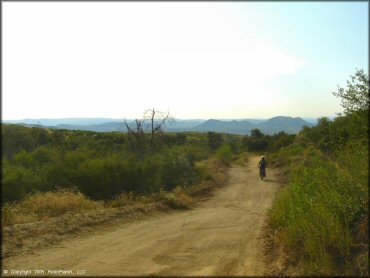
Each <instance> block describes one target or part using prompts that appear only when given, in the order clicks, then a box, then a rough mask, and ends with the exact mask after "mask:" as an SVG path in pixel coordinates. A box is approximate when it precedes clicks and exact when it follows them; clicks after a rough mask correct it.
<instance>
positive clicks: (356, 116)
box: [333, 69, 370, 138]
mask: <svg viewBox="0 0 370 278" xmlns="http://www.w3.org/2000/svg"><path fill="white" fill-rule="evenodd" d="M333 94H334V95H335V96H337V97H340V98H341V105H342V107H343V108H344V114H345V116H347V117H349V118H351V119H352V132H353V135H354V136H356V137H363V138H367V137H368V135H369V104H370V94H369V75H368V74H366V73H365V72H364V70H362V69H361V70H356V73H355V75H353V76H351V80H348V81H347V88H346V89H344V88H342V87H339V86H338V91H337V92H333Z"/></svg>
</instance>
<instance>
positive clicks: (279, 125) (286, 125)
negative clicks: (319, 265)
mask: <svg viewBox="0 0 370 278" xmlns="http://www.w3.org/2000/svg"><path fill="white" fill-rule="evenodd" d="M74 119H76V122H75V124H73V120H74ZM22 121H23V120H13V121H12V120H10V121H3V123H10V124H21V125H25V126H31V127H32V126H35V127H45V128H52V129H68V130H86V131H96V132H126V131H127V130H126V127H125V125H124V123H123V120H118V119H110V118H65V119H25V120H24V122H22ZM63 121H64V122H63ZM127 121H128V122H129V123H130V122H132V121H133V120H127ZM251 121H253V122H251ZM71 122H72V123H71ZM45 123H49V124H45ZM91 123H93V124H91ZM305 125H306V126H313V125H314V124H313V123H310V122H308V121H305V120H304V119H302V118H301V117H288V116H276V117H272V118H269V119H266V120H262V119H258V120H253V119H250V120H247V119H242V120H219V119H208V120H200V119H198V120H190V119H178V120H174V121H173V122H171V123H169V124H168V125H167V126H166V130H167V131H168V132H192V131H194V132H209V131H210V132H223V133H232V134H250V132H251V130H252V129H255V128H257V129H259V130H260V131H261V132H263V133H265V134H270V135H271V134H275V133H278V132H280V131H284V132H286V133H288V134H296V133H298V132H299V131H300V130H301V129H302V128H303V126H305Z"/></svg>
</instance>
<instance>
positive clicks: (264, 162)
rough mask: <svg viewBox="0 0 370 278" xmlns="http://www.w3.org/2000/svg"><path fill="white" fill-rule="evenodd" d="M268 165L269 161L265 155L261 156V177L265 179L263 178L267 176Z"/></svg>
mask: <svg viewBox="0 0 370 278" xmlns="http://www.w3.org/2000/svg"><path fill="white" fill-rule="evenodd" d="M266 166H267V162H266V159H265V157H264V156H261V160H260V161H259V162H258V167H259V168H260V178H261V180H263V178H265V177H266Z"/></svg>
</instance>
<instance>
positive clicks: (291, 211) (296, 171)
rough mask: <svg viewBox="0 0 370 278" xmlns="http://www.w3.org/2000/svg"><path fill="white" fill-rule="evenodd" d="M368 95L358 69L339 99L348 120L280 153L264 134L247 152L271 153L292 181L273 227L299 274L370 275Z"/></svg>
mask: <svg viewBox="0 0 370 278" xmlns="http://www.w3.org/2000/svg"><path fill="white" fill-rule="evenodd" d="M368 90H369V77H368V75H366V74H365V73H364V72H363V71H362V70H358V71H357V72H356V73H355V75H354V76H352V77H351V79H350V80H349V81H348V83H347V88H341V87H339V88H338V91H337V92H334V95H336V96H338V97H340V98H341V100H342V106H343V108H344V113H343V114H341V115H339V116H338V117H336V118H335V119H334V120H329V119H328V118H321V119H320V120H319V122H318V124H317V125H316V126H314V127H305V128H304V129H303V130H302V131H301V132H300V133H299V134H297V135H296V136H295V137H292V139H293V140H292V141H291V142H288V140H286V141H284V142H287V144H286V145H285V146H283V147H281V148H279V149H278V150H277V151H276V150H275V152H273V150H272V149H271V145H269V144H268V143H265V141H266V140H265V141H264V138H263V135H260V134H257V135H258V138H259V139H258V141H257V143H258V144H257V143H256V142H254V145H253V144H252V145H251V147H250V150H255V151H271V152H269V153H268V160H269V162H270V166H273V167H279V168H280V169H281V170H282V172H283V174H284V175H285V177H286V179H287V181H288V183H287V185H286V186H285V187H284V188H283V189H282V190H281V192H280V193H279V194H278V196H277V198H276V199H275V202H274V205H273V207H272V209H271V212H270V216H269V220H268V222H269V228H270V229H271V234H272V235H273V238H274V240H275V242H277V244H278V245H280V246H283V248H284V250H285V252H286V253H287V254H289V260H288V261H289V264H290V267H294V268H295V272H294V273H296V274H298V275H350V276H368V275H369V269H368V267H369V253H368V246H369V245H368V244H369V236H368V234H369V222H368V218H369V182H368V180H369V122H368V116H369V115H368V113H369V91H368ZM252 137H253V134H252ZM255 138H256V135H255ZM287 139H288V138H287ZM249 144H251V143H249ZM264 144H265V145H264ZM261 145H262V146H264V148H262V147H260V146H261Z"/></svg>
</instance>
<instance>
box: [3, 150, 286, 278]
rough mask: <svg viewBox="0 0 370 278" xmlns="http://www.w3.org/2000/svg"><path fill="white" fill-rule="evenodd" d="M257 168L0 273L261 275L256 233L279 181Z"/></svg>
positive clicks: (8, 262) (240, 170)
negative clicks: (199, 197)
mask: <svg viewBox="0 0 370 278" xmlns="http://www.w3.org/2000/svg"><path fill="white" fill-rule="evenodd" d="M257 164H258V158H257V157H251V158H250V160H249V163H248V165H247V166H246V167H240V166H233V167H232V168H231V169H230V171H229V185H228V186H226V187H224V188H221V189H219V190H218V191H216V193H215V195H214V196H213V197H212V198H210V199H209V200H207V201H204V202H201V203H199V204H198V205H197V206H196V207H195V208H193V209H191V210H186V211H176V212H173V213H170V214H162V215H157V216H156V215H154V216H152V217H148V218H145V219H141V220H136V221H133V222H129V223H122V224H117V225H113V226H110V227H108V228H105V229H101V230H96V231H95V232H93V233H90V234H89V235H88V236H85V237H77V238H76V237H74V238H71V239H66V240H63V241H61V242H60V243H58V244H56V245H53V246H49V247H46V248H42V249H39V250H34V253H33V254H28V255H17V256H13V257H9V258H4V260H3V265H2V269H3V271H4V270H7V271H8V274H10V273H11V270H35V269H38V270H44V271H45V273H44V274H48V270H67V271H68V270H72V271H73V274H75V275H76V274H79V273H81V274H85V275H89V276H93V275H122V276H125V275H128V276H133V275H161V276H163V275H176V276H183V275H207V276H210V275H243V276H244V275H253V276H255V275H266V273H267V272H268V269H267V267H266V266H265V263H264V262H265V260H264V257H263V256H264V255H263V238H262V236H261V235H262V234H263V233H262V230H263V227H264V220H265V216H266V213H267V211H268V209H269V208H270V207H271V204H272V201H273V198H274V196H275V193H276V192H277V190H278V188H279V187H280V182H279V181H278V176H277V173H276V172H275V170H274V169H267V178H266V179H265V181H261V180H260V179H259V177H258V168H257ZM77 271H79V272H78V273H77ZM2 274H3V275H4V274H5V273H4V272H3V273H2ZM32 274H35V273H34V272H33V273H32ZM5 275H6V274H5Z"/></svg>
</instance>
